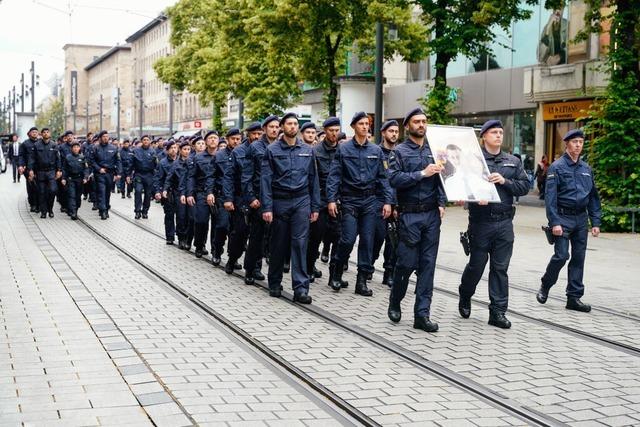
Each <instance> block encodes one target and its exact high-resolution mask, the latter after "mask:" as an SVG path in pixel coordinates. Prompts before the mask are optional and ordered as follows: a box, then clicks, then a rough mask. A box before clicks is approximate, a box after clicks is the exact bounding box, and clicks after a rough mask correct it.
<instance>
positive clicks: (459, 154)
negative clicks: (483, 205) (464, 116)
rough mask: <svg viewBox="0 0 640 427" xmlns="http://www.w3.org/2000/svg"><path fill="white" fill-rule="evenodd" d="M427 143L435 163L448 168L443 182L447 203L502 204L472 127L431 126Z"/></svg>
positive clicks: (443, 175)
mask: <svg viewBox="0 0 640 427" xmlns="http://www.w3.org/2000/svg"><path fill="white" fill-rule="evenodd" d="M427 141H428V142H429V147H430V148H431V152H432V154H433V160H434V162H435V163H436V164H440V165H442V166H444V167H445V169H444V170H443V171H442V172H441V173H440V180H441V181H442V185H443V187H444V191H445V193H446V195H447V200H448V201H450V202H457V201H464V202H478V201H481V200H482V201H487V202H489V203H500V196H499V195H498V190H497V189H496V186H495V184H493V183H490V182H489V180H488V177H489V173H490V172H489V168H488V167H487V162H486V161H485V159H484V155H483V154H482V149H481V148H480V144H479V142H478V138H477V137H476V133H475V130H474V129H473V128H472V127H466V126H442V125H428V126H427Z"/></svg>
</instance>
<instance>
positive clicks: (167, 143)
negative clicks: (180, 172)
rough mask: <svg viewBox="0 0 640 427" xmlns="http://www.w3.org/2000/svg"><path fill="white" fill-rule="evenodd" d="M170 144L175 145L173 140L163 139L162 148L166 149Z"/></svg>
mask: <svg viewBox="0 0 640 427" xmlns="http://www.w3.org/2000/svg"><path fill="white" fill-rule="evenodd" d="M172 145H176V142H175V141H174V140H172V139H170V140H169V141H165V143H164V149H165V150H168V149H169V148H171V146H172Z"/></svg>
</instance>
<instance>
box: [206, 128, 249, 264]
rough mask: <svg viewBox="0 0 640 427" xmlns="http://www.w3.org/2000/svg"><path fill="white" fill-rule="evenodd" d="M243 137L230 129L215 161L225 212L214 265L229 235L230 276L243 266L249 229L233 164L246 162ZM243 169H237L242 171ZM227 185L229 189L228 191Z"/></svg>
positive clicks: (220, 215)
mask: <svg viewBox="0 0 640 427" xmlns="http://www.w3.org/2000/svg"><path fill="white" fill-rule="evenodd" d="M241 140H242V133H241V132H240V129H238V128H231V129H229V130H228V131H227V133H226V135H225V143H224V144H222V145H223V146H222V147H219V148H218V152H217V153H216V161H215V164H214V175H215V190H214V193H215V195H216V198H217V200H222V202H223V203H222V208H221V209H220V210H219V212H218V217H217V218H216V227H215V228H216V233H215V239H214V240H215V243H214V248H215V250H214V256H213V257H212V262H213V264H214V265H218V264H220V257H221V256H222V251H223V249H224V241H225V240H226V239H227V235H228V240H229V241H228V246H227V255H228V259H227V263H226V265H225V267H224V270H225V272H226V273H227V274H231V273H233V271H234V270H240V269H241V268H242V266H241V265H240V264H239V263H238V259H239V258H240V257H241V256H242V253H243V252H244V248H245V242H246V236H247V225H246V223H245V220H244V213H243V202H242V198H241V195H240V194H239V195H238V196H237V197H236V195H235V191H234V190H235V188H236V187H235V185H236V184H237V181H236V175H235V170H236V167H235V166H234V163H236V162H238V163H241V164H243V163H244V161H245V156H244V153H245V152H246V151H245V150H246V148H244V147H245V146H246V145H247V144H248V141H244V142H242V143H241ZM237 149H240V150H241V151H242V152H243V153H242V154H241V156H240V157H239V158H238V157H236V158H235V159H234V156H233V153H234V152H235V150H237ZM241 168H242V166H238V169H241ZM225 182H226V189H225Z"/></svg>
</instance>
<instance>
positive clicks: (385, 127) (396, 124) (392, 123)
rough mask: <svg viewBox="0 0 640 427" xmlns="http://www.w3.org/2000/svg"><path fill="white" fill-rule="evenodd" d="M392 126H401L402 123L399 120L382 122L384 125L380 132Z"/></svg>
mask: <svg viewBox="0 0 640 427" xmlns="http://www.w3.org/2000/svg"><path fill="white" fill-rule="evenodd" d="M391 126H400V125H399V124H398V121H397V120H387V121H386V122H384V123H383V124H382V126H380V132H384V131H385V130H387V128H390V127H391Z"/></svg>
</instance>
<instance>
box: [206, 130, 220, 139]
mask: <svg viewBox="0 0 640 427" xmlns="http://www.w3.org/2000/svg"><path fill="white" fill-rule="evenodd" d="M209 135H217V136H219V135H218V131H217V130H210V131H209V132H207V133H206V134H205V135H204V139H207V138H209Z"/></svg>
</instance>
